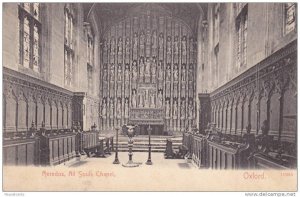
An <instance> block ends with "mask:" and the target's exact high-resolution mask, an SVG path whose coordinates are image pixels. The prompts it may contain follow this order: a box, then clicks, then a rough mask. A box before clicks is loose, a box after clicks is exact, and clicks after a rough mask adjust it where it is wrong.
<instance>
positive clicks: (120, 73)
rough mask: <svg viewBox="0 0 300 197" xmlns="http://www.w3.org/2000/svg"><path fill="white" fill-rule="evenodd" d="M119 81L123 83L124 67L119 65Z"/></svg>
mask: <svg viewBox="0 0 300 197" xmlns="http://www.w3.org/2000/svg"><path fill="white" fill-rule="evenodd" d="M118 81H122V66H121V64H119V65H118Z"/></svg>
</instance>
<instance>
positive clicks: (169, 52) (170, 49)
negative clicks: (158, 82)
mask: <svg viewBox="0 0 300 197" xmlns="http://www.w3.org/2000/svg"><path fill="white" fill-rule="evenodd" d="M171 61H172V45H171V36H168V38H167V63H170V62H171Z"/></svg>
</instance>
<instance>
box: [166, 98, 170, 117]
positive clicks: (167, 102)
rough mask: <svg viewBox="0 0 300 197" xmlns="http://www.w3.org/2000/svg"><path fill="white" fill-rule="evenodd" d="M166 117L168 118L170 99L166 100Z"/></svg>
mask: <svg viewBox="0 0 300 197" xmlns="http://www.w3.org/2000/svg"><path fill="white" fill-rule="evenodd" d="M166 118H170V101H169V100H166Z"/></svg>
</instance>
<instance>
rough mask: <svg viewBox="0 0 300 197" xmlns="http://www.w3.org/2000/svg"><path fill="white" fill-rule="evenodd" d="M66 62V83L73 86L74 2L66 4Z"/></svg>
mask: <svg viewBox="0 0 300 197" xmlns="http://www.w3.org/2000/svg"><path fill="white" fill-rule="evenodd" d="M64 13H65V33H64V35H65V43H64V51H65V62H64V70H65V73H64V76H65V85H68V86H71V85H72V80H73V62H74V61H73V59H74V43H73V42H74V40H73V33H74V32H73V29H74V8H73V6H72V4H67V5H66V6H65V12H64Z"/></svg>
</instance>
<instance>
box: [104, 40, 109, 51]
mask: <svg viewBox="0 0 300 197" xmlns="http://www.w3.org/2000/svg"><path fill="white" fill-rule="evenodd" d="M107 50H108V46H107V41H106V40H105V39H104V41H103V51H104V53H107Z"/></svg>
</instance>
